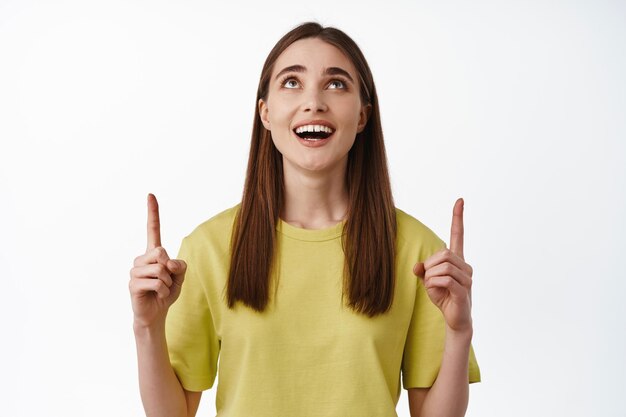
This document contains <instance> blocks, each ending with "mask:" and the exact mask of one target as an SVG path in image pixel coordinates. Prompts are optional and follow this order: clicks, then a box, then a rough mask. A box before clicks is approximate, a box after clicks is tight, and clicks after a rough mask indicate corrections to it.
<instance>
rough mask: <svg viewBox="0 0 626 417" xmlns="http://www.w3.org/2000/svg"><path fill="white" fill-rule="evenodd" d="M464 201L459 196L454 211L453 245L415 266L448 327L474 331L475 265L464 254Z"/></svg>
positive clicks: (414, 271) (455, 329)
mask: <svg viewBox="0 0 626 417" xmlns="http://www.w3.org/2000/svg"><path fill="white" fill-rule="evenodd" d="M463 205H464V201H463V199H462V198H459V199H458V200H457V201H456V203H455V204H454V209H453V211H452V230H451V232H450V249H447V248H446V249H442V250H440V251H439V252H436V253H435V254H433V255H432V256H431V257H429V258H428V259H426V260H425V261H424V262H423V263H422V262H418V263H417V264H415V266H414V267H413V273H415V275H418V276H419V277H420V278H421V279H422V282H423V283H424V286H425V287H426V292H427V293H428V296H429V297H430V299H431V301H432V302H433V303H434V304H435V305H436V306H437V307H438V308H439V309H440V310H441V312H442V313H443V316H444V318H445V321H446V325H447V327H448V328H449V329H450V330H452V331H455V332H472V313H471V309H472V273H473V270H472V267H471V266H470V265H469V264H468V263H466V262H465V259H464V258H463Z"/></svg>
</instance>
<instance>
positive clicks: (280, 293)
mask: <svg viewBox="0 0 626 417" xmlns="http://www.w3.org/2000/svg"><path fill="white" fill-rule="evenodd" d="M238 209H239V204H237V205H236V206H234V207H231V208H229V209H227V210H225V211H223V212H221V213H219V214H217V215H216V216H214V217H212V218H211V219H209V220H207V221H205V222H204V223H202V224H200V225H199V226H198V227H196V228H195V229H194V230H193V231H192V232H191V233H190V234H189V235H188V236H186V237H185V238H184V239H183V241H182V244H181V247H180V251H179V253H178V259H183V260H185V261H186V262H187V273H186V275H185V281H184V283H183V288H182V290H181V294H180V297H179V299H178V300H177V301H176V302H175V303H174V304H173V305H172V306H171V307H170V310H169V312H168V315H167V321H166V339H167V345H168V351H169V357H170V361H171V364H172V367H173V368H174V372H175V373H176V375H177V376H178V378H179V380H180V381H181V384H182V386H183V387H184V388H185V389H187V390H190V391H203V390H206V389H208V388H211V387H212V386H213V383H214V381H215V377H216V374H217V371H218V357H219V378H218V385H217V393H216V410H217V416H218V417H220V416H229V417H250V416H254V417H265V416H267V417H289V416H298V417H306V416H312V417H313V416H314V417H330V416H337V417H346V416H359V417H367V416H376V417H385V416H397V414H396V411H395V408H396V405H397V403H398V399H399V396H400V372H401V371H402V383H403V386H404V388H405V389H406V388H412V387H429V386H431V385H432V384H433V382H434V381H435V379H436V377H437V373H438V372H439V367H440V364H441V360H442V354H443V348H444V339H445V327H444V326H445V323H444V319H443V315H442V314H441V312H440V310H439V309H438V308H437V307H436V306H435V305H434V304H433V303H432V302H431V301H430V299H429V298H428V295H427V293H426V291H425V289H424V287H423V285H422V284H421V281H420V279H419V278H418V277H416V276H415V275H414V274H413V266H414V264H415V263H416V262H418V261H424V260H425V259H426V258H428V257H429V256H430V255H432V254H433V253H435V252H436V251H438V250H440V249H442V248H444V247H445V243H444V242H443V241H442V240H441V239H440V238H439V237H438V236H437V235H436V234H435V233H433V232H432V231H431V230H430V229H429V228H427V227H426V226H425V225H423V224H422V223H421V222H419V221H418V220H417V219H415V218H413V217H411V216H410V215H408V214H407V213H405V212H403V211H401V210H400V209H397V208H396V218H397V222H398V241H397V242H398V247H397V254H396V268H397V269H396V271H397V272H396V286H395V294H394V300H393V304H392V307H391V310H390V311H389V312H388V313H387V314H384V315H382V316H380V315H379V316H376V317H374V318H369V317H367V316H364V315H361V314H358V313H355V312H354V311H353V310H351V309H349V308H348V307H345V306H343V305H342V302H341V291H342V282H343V278H342V271H343V262H344V255H343V251H342V249H341V233H342V227H343V224H344V222H342V223H338V224H336V225H334V226H332V227H330V228H327V229H321V230H311V229H301V228H298V227H295V226H292V225H290V224H288V223H286V222H284V221H282V220H280V221H279V224H277V227H276V229H277V232H278V245H279V248H280V251H279V254H280V256H279V258H278V262H279V263H278V265H279V266H278V269H277V271H278V273H279V277H278V287H277V288H276V296H275V298H274V297H273V296H272V298H271V299H270V303H269V304H268V307H267V310H266V311H265V312H263V313H258V312H256V311H254V310H252V309H251V308H248V307H246V306H244V305H243V304H242V303H237V304H236V306H235V309H234V310H230V309H229V308H228V307H227V305H226V301H225V295H226V282H227V278H228V270H229V269H228V268H229V264H230V257H229V243H230V235H231V228H232V225H233V221H234V216H235V214H236V211H237V210H238ZM272 279H275V277H272ZM468 360H469V375H468V378H469V382H477V381H480V371H479V368H478V364H477V362H476V358H475V355H474V351H473V348H472V349H470V357H469V358H468Z"/></svg>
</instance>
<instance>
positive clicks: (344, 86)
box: [280, 76, 348, 90]
mask: <svg viewBox="0 0 626 417" xmlns="http://www.w3.org/2000/svg"><path fill="white" fill-rule="evenodd" d="M288 82H299V81H298V79H297V78H296V77H292V76H287V77H285V78H283V79H282V80H281V81H280V85H281V86H284V85H285V84H286V83H288ZM336 83H339V84H340V85H341V87H340V88H333V89H332V90H337V89H339V90H347V89H348V85H347V83H346V82H345V81H344V80H342V79H340V78H335V79H333V80H331V81H330V84H329V85H331V84H336ZM293 87H294V88H295V86H293ZM287 89H288V90H293V88H292V87H287Z"/></svg>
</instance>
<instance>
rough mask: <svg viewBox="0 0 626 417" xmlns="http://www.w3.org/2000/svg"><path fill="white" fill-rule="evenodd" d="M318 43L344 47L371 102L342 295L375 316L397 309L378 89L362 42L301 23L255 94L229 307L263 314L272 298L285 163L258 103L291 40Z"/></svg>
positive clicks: (359, 148)
mask: <svg viewBox="0 0 626 417" xmlns="http://www.w3.org/2000/svg"><path fill="white" fill-rule="evenodd" d="M305 38H318V39H321V40H323V41H325V42H327V43H329V44H331V45H334V46H335V47H337V48H339V49H340V50H341V51H342V52H343V53H344V54H345V55H346V56H347V57H348V58H349V59H350V60H351V61H352V63H353V64H354V66H355V68H356V70H357V72H358V74H359V89H360V96H361V103H364V104H368V103H369V104H371V105H372V108H371V110H370V115H369V118H368V121H367V124H366V125H365V128H364V129H363V130H362V131H361V132H360V133H358V134H357V137H356V140H355V142H354V145H353V146H352V148H351V149H350V151H349V152H348V164H347V171H346V181H347V189H348V194H349V203H348V211H347V215H346V222H345V224H344V226H343V235H342V248H343V252H344V256H345V263H344V279H343V294H342V302H343V300H344V296H347V298H348V300H349V303H348V307H350V308H352V309H353V310H354V311H356V312H358V313H362V314H366V315H367V316H369V317H373V316H375V315H377V314H382V313H385V312H386V311H388V310H389V308H390V307H391V303H392V301H393V294H394V285H395V268H394V265H395V239H396V214H395V206H394V202H393V197H392V193H391V184H390V181H389V172H388V169H387V156H386V152H385V145H384V141H383V132H382V127H381V122H380V112H379V108H378V98H377V96H376V87H375V85H374V79H373V77H372V73H371V71H370V68H369V66H368V64H367V61H366V60H365V57H364V56H363V53H362V52H361V50H360V49H359V47H358V46H357V44H356V43H355V42H354V41H353V40H352V39H351V38H350V37H349V36H348V35H346V34H345V33H344V32H342V31H341V30H339V29H336V28H333V27H326V28H324V27H322V26H321V25H320V24H319V23H316V22H306V23H303V24H301V25H299V26H297V27H295V28H294V29H292V30H291V31H289V32H288V33H287V34H285V35H284V36H283V37H282V38H281V39H280V40H279V41H278V43H277V44H276V45H275V46H274V48H273V49H272V50H271V52H270V53H269V55H268V57H267V59H266V60H265V64H264V65H263V70H262V72H261V79H260V81H259V87H258V90H257V98H256V101H255V110H254V125H253V128H252V142H251V144H250V154H249V156H248V169H247V173H246V180H245V185H244V190H243V197H242V200H241V206H240V207H239V210H238V212H237V215H236V217H235V221H234V225H233V231H232V238H231V248H230V249H231V263H230V273H229V277H228V285H227V295H226V297H227V300H228V307H229V308H233V306H234V305H235V303H236V302H237V301H238V300H239V301H241V302H243V303H244V304H245V305H247V306H249V307H251V308H253V309H255V310H257V311H259V312H263V311H264V310H265V307H266V305H267V303H268V301H269V293H270V286H271V282H270V280H271V272H272V270H273V267H274V262H275V259H276V254H275V249H276V242H277V235H276V233H277V231H276V225H277V222H278V221H279V220H278V219H279V215H280V212H281V209H282V207H283V204H284V195H285V191H284V185H283V160H282V155H281V154H280V152H279V151H278V149H276V147H275V146H274V143H273V142H272V139H271V133H270V131H268V130H267V129H265V127H264V126H263V123H262V122H261V118H260V115H259V109H258V106H257V103H258V102H259V99H263V100H266V99H267V94H268V89H269V81H270V77H271V74H272V70H273V67H274V63H275V61H276V59H277V58H278V56H279V55H280V54H281V53H282V52H283V51H284V50H285V49H286V48H287V47H288V46H289V45H291V44H292V43H293V42H295V41H297V40H300V39H305Z"/></svg>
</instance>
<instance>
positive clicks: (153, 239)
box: [148, 194, 161, 250]
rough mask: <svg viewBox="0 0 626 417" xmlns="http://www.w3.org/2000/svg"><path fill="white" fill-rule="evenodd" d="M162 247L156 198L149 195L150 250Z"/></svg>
mask: <svg viewBox="0 0 626 417" xmlns="http://www.w3.org/2000/svg"><path fill="white" fill-rule="evenodd" d="M157 246H161V221H160V220H159V203H158V202H157V199H156V196H155V195H153V194H148V250H150V249H154V248H156V247H157Z"/></svg>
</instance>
